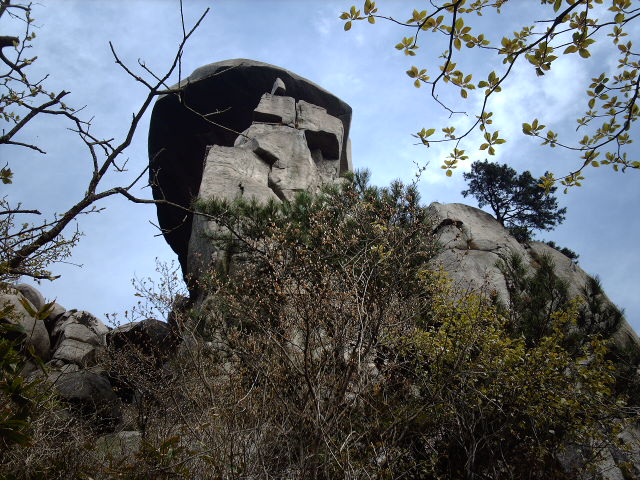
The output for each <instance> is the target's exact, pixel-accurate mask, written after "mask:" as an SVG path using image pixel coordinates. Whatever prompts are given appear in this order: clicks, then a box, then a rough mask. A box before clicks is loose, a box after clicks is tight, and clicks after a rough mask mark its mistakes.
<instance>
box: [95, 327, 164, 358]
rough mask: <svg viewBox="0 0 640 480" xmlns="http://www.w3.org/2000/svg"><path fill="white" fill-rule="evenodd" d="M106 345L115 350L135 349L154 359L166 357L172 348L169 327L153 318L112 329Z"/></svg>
mask: <svg viewBox="0 0 640 480" xmlns="http://www.w3.org/2000/svg"><path fill="white" fill-rule="evenodd" d="M107 343H108V344H109V345H110V346H112V347H113V348H115V349H116V350H122V349H126V348H135V349H136V350H138V351H140V352H142V353H143V354H145V355H149V356H152V357H156V358H163V357H166V355H167V354H168V353H169V350H170V349H171V348H172V339H171V331H170V328H169V325H168V324H167V323H165V322H161V321H160V320H156V319H155V318H147V319H146V320H142V321H140V322H132V323H127V324H125V325H121V326H119V327H117V328H114V329H113V330H111V331H110V332H109V334H108V335H107Z"/></svg>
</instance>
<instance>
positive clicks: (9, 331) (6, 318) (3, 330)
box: [0, 284, 51, 458]
mask: <svg viewBox="0 0 640 480" xmlns="http://www.w3.org/2000/svg"><path fill="white" fill-rule="evenodd" d="M0 288H1V289H2V291H4V288H6V285H4V284H2V285H0ZM22 305H23V307H24V308H25V310H26V311H27V312H28V313H29V314H31V315H32V316H33V317H34V318H36V319H40V320H41V319H42V318H44V317H46V316H47V315H48V314H49V311H50V307H51V305H50V304H47V305H45V306H44V307H43V308H42V309H41V310H40V311H35V310H34V309H33V307H32V306H31V305H30V304H29V302H27V301H24V302H23V303H22ZM15 318H16V312H15V307H14V305H13V304H11V303H10V302H6V303H3V304H2V305H0V319H1V320H0V398H1V399H2V401H1V402H0V404H2V407H1V408H0V458H1V457H2V455H3V453H5V452H6V451H7V450H8V449H10V448H11V447H13V446H14V445H21V446H25V445H29V444H30V442H31V431H30V430H31V420H32V417H33V416H34V413H35V412H36V411H37V409H38V408H40V407H41V406H42V405H43V404H44V403H46V402H47V401H49V400H50V397H51V395H50V393H48V392H47V389H46V388H43V385H42V381H41V380H40V379H32V380H27V379H26V378H25V377H24V376H23V372H24V371H25V369H26V368H27V366H28V365H29V363H31V364H33V365H35V366H37V367H38V368H40V369H42V370H44V365H43V364H42V361H41V360H40V358H38V356H37V355H36V354H35V351H34V348H33V346H31V345H29V346H27V345H26V341H25V340H26V338H27V337H28V336H29V332H27V331H26V330H25V329H24V327H23V326H22V325H21V324H20V323H19V322H17V321H15Z"/></svg>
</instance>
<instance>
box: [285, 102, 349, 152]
mask: <svg viewBox="0 0 640 480" xmlns="http://www.w3.org/2000/svg"><path fill="white" fill-rule="evenodd" d="M296 127H297V128H299V129H301V130H304V133H305V136H306V137H307V143H308V144H309V149H310V150H315V149H320V150H322V154H323V155H324V157H325V158H335V159H338V158H340V155H341V153H342V141H343V138H344V128H343V125H342V122H340V120H339V119H337V118H336V117H333V116H331V115H329V114H328V113H327V110H326V109H324V108H322V107H319V106H317V105H313V104H311V103H309V102H305V101H304V100H299V101H298V103H297V104H296Z"/></svg>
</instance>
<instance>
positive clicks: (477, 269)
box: [429, 203, 640, 349]
mask: <svg viewBox="0 0 640 480" xmlns="http://www.w3.org/2000/svg"><path fill="white" fill-rule="evenodd" d="M429 209H430V210H431V214H432V215H433V216H434V218H435V232H436V233H437V235H438V238H439V241H440V243H441V245H442V247H443V250H442V252H441V253H440V254H439V255H438V257H437V258H436V261H437V262H438V263H439V264H440V265H442V267H443V268H444V269H445V270H446V271H447V272H448V273H449V275H450V277H451V278H452V279H453V280H454V282H456V283H458V284H459V285H461V286H462V287H464V288H471V289H474V290H483V291H485V292H486V293H489V294H494V295H497V297H498V298H499V299H500V300H501V301H502V302H504V303H506V304H508V302H509V291H508V289H507V283H506V280H505V277H504V275H503V274H502V271H501V270H500V268H498V266H497V264H498V262H499V261H501V260H506V259H508V258H509V256H510V255H512V254H517V255H519V256H520V257H521V258H522V259H523V260H524V263H525V265H529V266H531V267H533V266H534V265H536V263H537V261H538V260H537V259H539V258H540V257H542V256H543V255H546V256H548V257H550V258H551V260H552V262H553V264H554V268H555V273H556V275H557V276H558V277H559V278H560V279H561V280H564V281H566V282H567V285H568V287H569V291H568V293H569V296H570V297H576V296H578V295H580V294H581V291H582V288H583V287H584V286H585V285H586V283H587V281H588V279H589V275H587V273H586V272H585V271H584V270H582V269H581V268H580V267H579V266H577V265H576V264H575V263H574V262H572V261H571V259H569V258H568V257H566V256H565V255H563V254H562V253H560V252H558V251H557V250H555V249H554V248H551V247H550V246H548V245H547V244H545V243H542V242H529V243H528V244H527V245H523V244H520V243H518V241H517V240H515V239H514V238H513V237H512V236H511V235H510V234H509V232H508V231H507V230H506V229H505V228H504V227H503V226H502V225H501V224H500V223H499V222H498V221H497V220H496V219H495V218H493V217H492V216H491V215H490V214H488V213H487V212H484V211H482V210H480V209H477V208H473V207H470V206H468V205H464V204H461V203H450V204H441V203H432V204H431V205H430V206H429ZM607 300H608V299H607ZM614 339H615V340H616V342H617V343H618V344H619V345H621V346H625V347H626V346H632V347H634V348H636V349H640V339H639V338H638V335H637V334H636V333H635V331H634V330H633V329H632V328H631V326H630V325H629V324H628V323H627V321H626V320H624V321H623V322H622V324H621V325H620V327H619V329H618V331H617V332H616V333H615V334H614Z"/></svg>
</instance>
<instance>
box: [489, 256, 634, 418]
mask: <svg viewBox="0 0 640 480" xmlns="http://www.w3.org/2000/svg"><path fill="white" fill-rule="evenodd" d="M537 262H538V263H537V266H536V268H535V269H533V271H532V270H531V269H530V268H528V267H527V266H525V265H524V263H523V261H522V259H521V258H520V257H519V256H518V255H512V256H510V257H509V258H507V259H505V260H504V261H502V262H501V263H500V268H501V270H502V272H503V274H504V276H505V279H506V280H507V288H508V291H509V299H510V300H509V305H507V306H506V308H505V312H507V314H508V316H509V318H510V329H511V334H512V335H515V336H518V335H521V336H522V337H523V338H525V339H526V341H527V342H528V344H532V345H533V344H535V343H537V342H539V339H540V338H542V337H544V336H545V335H548V334H549V333H550V332H551V331H552V328H553V324H554V312H557V311H563V310H567V309H570V308H574V307H572V302H573V303H575V304H576V307H575V308H574V309H575V310H576V315H575V319H574V322H573V323H571V324H569V325H568V328H567V329H566V331H565V337H564V340H563V342H564V343H563V345H564V347H565V348H566V349H568V350H569V351H574V352H575V351H577V350H578V349H580V348H582V347H583V346H584V345H585V343H587V342H589V339H590V338H593V337H595V338H600V339H612V338H614V336H615V334H616V333H617V332H618V330H619V329H620V326H621V325H622V322H623V320H624V315H623V313H622V312H621V311H620V310H619V309H618V308H616V306H615V305H613V304H612V303H611V301H610V300H609V299H608V298H607V297H606V295H605V294H604V291H603V289H602V286H601V284H600V281H599V279H598V278H597V277H596V278H593V277H589V278H588V279H587V282H586V284H585V285H584V286H583V287H582V289H581V290H580V292H579V293H580V294H579V296H578V298H577V299H573V300H572V299H571V295H570V292H569V285H568V284H567V283H566V282H565V281H562V280H561V279H559V278H558V276H557V275H556V274H555V265H554V263H553V261H552V260H551V258H550V257H548V256H544V255H543V256H540V257H539V258H538V259H537ZM576 302H577V303H576ZM608 348H609V351H608V353H607V355H606V358H607V359H608V360H610V361H611V362H612V363H611V365H612V372H613V376H614V378H615V388H614V390H615V392H616V394H617V395H623V396H624V398H626V400H627V402H628V403H629V404H630V405H633V406H637V405H638V404H639V403H640V378H639V376H638V366H640V355H638V352H637V349H636V348H635V347H634V346H632V345H629V343H628V341H627V340H626V339H624V338H618V339H617V340H616V341H610V342H609V343H608Z"/></svg>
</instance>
